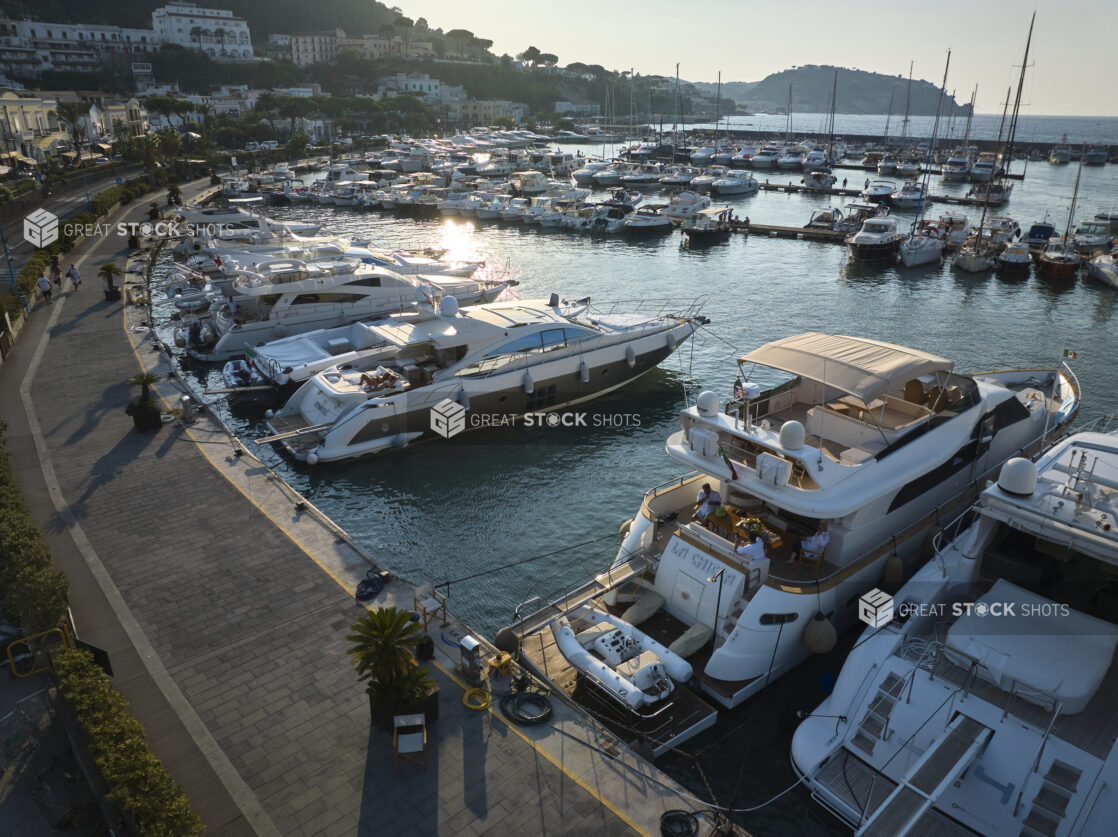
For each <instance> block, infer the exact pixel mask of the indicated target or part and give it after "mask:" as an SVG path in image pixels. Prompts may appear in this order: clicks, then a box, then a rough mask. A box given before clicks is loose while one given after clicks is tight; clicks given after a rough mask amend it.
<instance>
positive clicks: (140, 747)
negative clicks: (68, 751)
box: [53, 650, 203, 837]
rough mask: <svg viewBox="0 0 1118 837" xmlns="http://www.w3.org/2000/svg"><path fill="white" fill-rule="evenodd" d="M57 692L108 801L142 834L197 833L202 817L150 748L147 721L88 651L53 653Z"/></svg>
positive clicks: (181, 836) (186, 836)
mask: <svg viewBox="0 0 1118 837" xmlns="http://www.w3.org/2000/svg"><path fill="white" fill-rule="evenodd" d="M53 661H54V668H55V672H56V674H57V677H58V691H59V694H60V695H61V696H62V699H63V700H65V701H66V702H67V703H68V704H69V705H70V707H71V708H72V709H73V710H74V714H75V715H76V716H77V720H78V723H79V724H80V725H81V727H82V729H83V730H84V731H85V735H86V742H87V744H88V747H89V752H90V755H91V756H92V757H93V761H94V763H95V764H96V765H97V769H98V770H100V772H101V776H102V778H103V779H104V780H105V784H106V785H108V788H109V792H108V799H109V801H110V802H112V803H113V804H114V805H115V806H117V807H118V808H119V809H121V810H122V811H126V812H128V813H129V814H131V815H132V817H133V818H134V819H135V821H136V824H137V825H138V826H139V828H140V833H141V834H143V835H145V837H146V835H157V836H158V837H194V835H199V834H201V833H202V830H203V825H202V821H201V820H200V819H199V818H198V815H197V814H196V813H194V811H193V810H192V809H191V807H190V802H189V801H188V800H187V798H186V796H185V794H183V792H182V790H181V789H180V788H179V786H178V785H176V784H175V781H174V779H172V778H171V776H170V774H168V773H167V770H166V769H165V768H164V767H163V764H162V763H161V762H160V761H159V759H158V757H156V755H155V753H153V752H152V750H151V746H150V745H149V744H148V742H147V739H146V737H145V734H144V728H143V725H142V724H140V722H139V721H137V720H136V719H135V718H134V717H133V716H132V715H131V713H129V711H128V702H127V701H126V700H125V698H124V696H123V695H122V694H120V692H118V691H116V690H115V689H114V688H113V687H112V685H111V684H110V683H109V678H108V676H107V675H106V674H105V672H103V671H102V670H101V669H100V668H98V667H97V665H96V664H95V663H94V662H93V655H92V654H90V653H89V652H88V651H80V650H68V651H61V652H59V653H57V654H55V655H54V660H53Z"/></svg>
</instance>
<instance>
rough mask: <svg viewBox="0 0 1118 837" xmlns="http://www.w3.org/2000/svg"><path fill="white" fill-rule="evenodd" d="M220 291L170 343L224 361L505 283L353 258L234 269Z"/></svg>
mask: <svg viewBox="0 0 1118 837" xmlns="http://www.w3.org/2000/svg"><path fill="white" fill-rule="evenodd" d="M234 277H235V278H233V280H232V281H231V282H229V283H227V284H224V285H223V286H221V287H220V288H218V287H215V286H214V285H213V284H212V283H211V286H210V291H209V292H210V295H211V298H212V299H213V301H214V303H215V304H212V305H211V307H210V310H209V311H208V312H207V313H206V314H204V315H202V316H200V317H196V318H190V319H184V320H183V322H182V324H181V325H180V326H179V328H177V329H175V333H174V339H175V344H176V345H179V346H180V347H182V348H186V349H187V351H188V353H189V354H190V355H191V357H194V358H195V359H198V360H205V361H212V362H217V361H226V360H231V359H233V358H236V357H239V356H241V355H243V354H244V353H245V347H246V346H256V345H259V344H261V343H266V342H267V341H269V340H274V339H276V338H278V337H286V336H287V335H289V334H301V333H304V332H308V331H314V330H315V329H320V328H326V327H332V326H335V325H344V324H346V323H350V322H356V321H358V320H365V319H370V318H373V317H378V316H383V315H386V314H389V313H394V312H398V311H406V310H411V309H414V308H415V306H416V305H417V304H418V303H420V302H422V301H424V300H425V299H428V298H430V297H432V296H433V295H453V296H455V297H456V298H462V299H466V300H470V301H478V302H484V301H487V300H491V299H495V298H496V297H497V295H498V294H500V293H501V291H503V290H504V289H505V288H506V287H508V285H509V283H508V282H507V281H493V280H474V279H465V278H453V277H449V276H422V277H421V276H404V275H402V274H399V273H394V272H392V271H390V270H386V269H384V268H381V267H372V266H370V265H366V264H363V263H362V262H361V261H360V260H359V259H357V258H356V257H352V256H343V257H338V258H335V259H329V260H327V259H321V260H316V261H303V260H301V259H273V260H270V261H263V262H259V263H257V264H255V265H254V266H253V269H252V270H245V269H242V270H238V271H237V272H236V273H235V274H234Z"/></svg>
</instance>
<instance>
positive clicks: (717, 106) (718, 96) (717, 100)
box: [714, 70, 722, 143]
mask: <svg viewBox="0 0 1118 837" xmlns="http://www.w3.org/2000/svg"><path fill="white" fill-rule="evenodd" d="M721 121H722V71H721V70H719V71H718V92H717V93H715V94H714V141H715V143H717V142H718V125H719V123H720V122H721Z"/></svg>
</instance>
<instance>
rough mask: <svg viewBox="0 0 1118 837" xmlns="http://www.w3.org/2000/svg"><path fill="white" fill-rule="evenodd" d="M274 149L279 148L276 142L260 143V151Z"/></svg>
mask: <svg viewBox="0 0 1118 837" xmlns="http://www.w3.org/2000/svg"><path fill="white" fill-rule="evenodd" d="M251 144H252V143H249V145H251ZM276 148H279V142H277V141H276V140H264V142H262V143H260V150H261V151H271V150H273V149H276Z"/></svg>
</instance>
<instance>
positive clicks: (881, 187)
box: [862, 180, 897, 203]
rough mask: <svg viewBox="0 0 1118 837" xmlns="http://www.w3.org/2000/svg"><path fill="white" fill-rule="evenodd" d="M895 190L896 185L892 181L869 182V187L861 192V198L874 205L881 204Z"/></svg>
mask: <svg viewBox="0 0 1118 837" xmlns="http://www.w3.org/2000/svg"><path fill="white" fill-rule="evenodd" d="M896 190H897V184H896V183H894V182H893V181H892V180H871V181H870V185H869V186H867V187H866V188H865V189H863V190H862V197H863V198H865V199H866V200H867V201H873V202H875V203H878V202H883V201H887V200H889V198H891V197H892V196H893V192H895V191H896Z"/></svg>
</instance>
